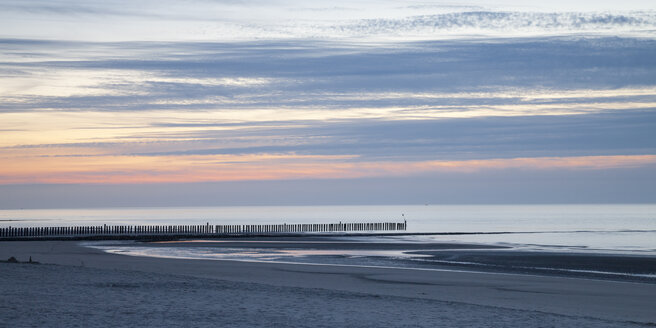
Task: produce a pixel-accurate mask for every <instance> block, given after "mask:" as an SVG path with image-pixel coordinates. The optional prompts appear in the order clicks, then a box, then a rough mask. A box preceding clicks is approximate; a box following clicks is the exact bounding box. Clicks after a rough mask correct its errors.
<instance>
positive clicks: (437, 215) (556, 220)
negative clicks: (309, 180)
mask: <svg viewBox="0 0 656 328" xmlns="http://www.w3.org/2000/svg"><path fill="white" fill-rule="evenodd" d="M9 220H11V221H9ZM402 220H407V221H408V231H409V232H440V233H444V232H464V233H474V232H511V233H507V234H463V235H437V236H413V237H410V238H409V239H408V240H411V241H416V242H456V243H480V244H489V245H500V246H510V247H513V248H519V249H527V250H537V251H540V250H543V251H563V252H567V251H572V252H597V253H598V252H601V253H622V254H642V255H656V205H592V204H589V205H389V206H241V207H240V206H232V207H181V208H111V209H53V210H2V211H0V226H1V227H6V226H14V227H21V226H70V225H102V224H108V225H114V224H116V225H121V224H122V225H149V224H205V223H210V224H279V223H334V222H339V221H342V222H379V221H402Z"/></svg>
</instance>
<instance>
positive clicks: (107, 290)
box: [0, 241, 656, 327]
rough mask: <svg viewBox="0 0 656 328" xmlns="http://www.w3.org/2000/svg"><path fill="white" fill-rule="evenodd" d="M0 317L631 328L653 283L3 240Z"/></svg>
mask: <svg viewBox="0 0 656 328" xmlns="http://www.w3.org/2000/svg"><path fill="white" fill-rule="evenodd" d="M10 256H15V257H16V258H17V259H18V260H19V261H21V262H26V261H28V259H29V257H32V259H33V261H38V262H40V264H28V263H0V270H1V272H2V276H1V277H0V289H1V290H2V294H1V295H2V296H0V316H1V317H2V322H3V324H7V326H11V327H31V326H62V327H64V326H67V327H68V326H90V325H100V326H116V327H121V326H135V325H139V326H161V325H178V326H189V327H203V326H228V327H240V326H241V327H246V326H297V327H305V326H307V327H322V326H323V327H327V326H331V327H334V326H353V327H355V326H357V327H366V326H370V327H403V326H414V327H416V326H423V327H435V326H444V327H464V326H483V327H499V326H504V327H552V326H553V327H556V326H577V327H627V326H636V327H640V326H649V325H653V324H655V323H656V314H655V313H654V311H653V309H654V308H656V300H655V298H654V296H653V295H656V284H653V283H639V282H625V281H611V280H599V279H587V278H586V279H582V278H576V277H564V276H545V275H531V274H514V273H500V272H469V271H463V270H453V269H449V268H444V269H443V270H441V269H430V270H429V269H426V270H421V269H408V268H386V267H368V266H348V265H309V264H292V263H263V262H245V261H231V260H195V259H171V258H155V257H139V256H126V255H119V254H110V253H107V252H103V251H101V250H98V249H93V248H89V247H84V246H80V245H79V242H74V241H40V242H29V241H28V242H1V243H0V259H7V258H9V257H10Z"/></svg>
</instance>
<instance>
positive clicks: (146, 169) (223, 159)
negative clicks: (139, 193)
mask: <svg viewBox="0 0 656 328" xmlns="http://www.w3.org/2000/svg"><path fill="white" fill-rule="evenodd" d="M351 159H353V157H352V156H316V155H313V156H302V155H275V154H262V155H257V156H253V155H247V156H240V155H230V156H226V155H220V156H219V155H208V156H197V155H194V156H175V157H172V156H115V157H109V158H108V157H104V156H102V157H82V158H75V160H74V161H71V160H70V158H65V157H43V158H41V159H39V160H38V162H37V161H34V162H31V161H27V162H24V161H11V160H7V159H0V165H1V166H2V167H3V169H2V175H0V184H25V183H65V184H79V183H81V184H84V183H93V184H122V183H179V182H218V181H247V180H286V179H339V178H367V177H390V176H392V177H393V176H397V177H398V176H413V175H419V174H425V173H431V172H436V173H440V172H441V173H471V172H479V171H485V170H504V169H526V170H550V169H572V170H577V169H609V168H631V167H641V166H651V165H656V155H635V156H581V157H541V158H512V159H485V160H465V161H416V162H408V161H401V162H352V161H349V160H351Z"/></svg>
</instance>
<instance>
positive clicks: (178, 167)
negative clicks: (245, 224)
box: [0, 0, 656, 209]
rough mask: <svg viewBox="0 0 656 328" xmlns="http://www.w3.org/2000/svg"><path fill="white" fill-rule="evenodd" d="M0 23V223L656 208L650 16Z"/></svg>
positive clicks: (491, 12)
mask: <svg viewBox="0 0 656 328" xmlns="http://www.w3.org/2000/svg"><path fill="white" fill-rule="evenodd" d="M0 8H2V10H1V11H0V209H3V208H4V209H13V208H57V207H112V206H204V205H275V204H280V205H319V204H470V203H471V204H474V203H485V204H488V203H493V204H495V203H504V204H512V203H654V202H656V111H655V109H656V55H655V54H656V3H654V2H652V1H635V0H629V1H622V2H621V3H618V2H617V1H550V2H549V3H548V4H547V3H543V2H531V1H516V0H509V1H469V2H448V1H406V2H398V1H339V0H338V1H313V2H311V3H308V2H307V1H238V0H227V1H221V0H190V1H169V0H160V1H139V2H135V1H117V0H109V1H102V2H90V1H81V0H66V1H64V0H62V1H56V2H53V1H38V0H36V1H32V0H21V1H7V0H0Z"/></svg>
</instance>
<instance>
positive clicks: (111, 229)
mask: <svg viewBox="0 0 656 328" xmlns="http://www.w3.org/2000/svg"><path fill="white" fill-rule="evenodd" d="M406 228H407V223H406V222H362V223H358V222H353V223H342V222H339V223H325V224H321V223H310V224H303V223H296V224H286V223H284V224H236V225H235V224H232V225H221V224H209V223H207V224H204V225H106V224H104V225H96V226H66V227H5V228H0V240H11V239H21V240H25V239H40V238H57V239H66V238H71V239H129V238H132V237H135V238H144V237H163V236H171V237H173V236H175V237H176V238H184V237H192V236H193V237H204V236H206V237H222V236H226V237H227V236H251V235H275V234H297V233H332V232H339V233H349V232H381V231H405V230H406Z"/></svg>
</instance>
